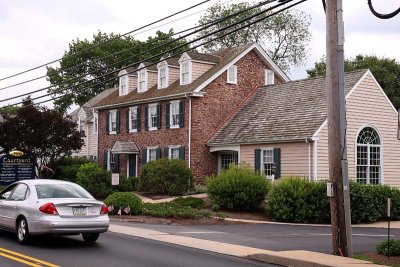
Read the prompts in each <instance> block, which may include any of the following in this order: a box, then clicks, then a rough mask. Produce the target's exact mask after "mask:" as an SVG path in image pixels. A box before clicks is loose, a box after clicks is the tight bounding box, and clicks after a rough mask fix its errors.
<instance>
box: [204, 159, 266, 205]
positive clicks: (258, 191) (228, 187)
mask: <svg viewBox="0 0 400 267" xmlns="http://www.w3.org/2000/svg"><path fill="white" fill-rule="evenodd" d="M206 183H207V193H208V196H209V197H210V199H211V200H212V201H213V203H214V204H218V205H220V206H221V207H225V208H228V209H232V210H254V209H256V208H258V207H259V206H260V204H261V203H262V202H263V200H264V199H265V196H266V194H267V193H268V189H269V188H270V183H269V181H267V180H266V179H265V177H264V176H262V175H261V174H259V173H256V172H254V170H252V169H250V167H249V166H247V165H243V164H241V165H238V166H236V165H232V166H230V167H229V169H228V170H223V171H221V173H220V175H218V176H212V177H207V178H206Z"/></svg>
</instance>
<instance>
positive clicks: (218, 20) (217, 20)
mask: <svg viewBox="0 0 400 267" xmlns="http://www.w3.org/2000/svg"><path fill="white" fill-rule="evenodd" d="M274 1H276V0H267V1H264V2H260V3H258V4H256V5H253V6H251V7H249V8H246V9H244V10H242V11H238V12H235V13H233V14H230V15H228V16H224V17H221V18H218V19H216V20H214V21H211V22H209V23H206V24H203V25H200V26H201V27H202V28H201V29H197V30H195V31H193V32H191V33H188V34H186V35H183V36H181V37H179V38H178V39H175V40H171V41H168V42H166V43H164V44H161V45H158V46H156V47H153V48H151V49H149V50H147V51H144V52H141V53H139V54H136V55H133V56H131V57H128V58H125V59H123V60H120V61H117V62H114V63H113V64H110V65H107V66H104V67H102V68H99V69H97V70H93V71H91V72H88V73H85V74H82V75H79V76H78V77H75V78H74V79H72V80H69V81H63V82H61V83H59V84H56V85H50V86H47V87H43V88H40V89H37V90H34V91H31V92H28V93H24V94H21V95H17V96H13V97H9V98H6V99H2V100H0V103H1V102H5V101H8V100H13V99H16V98H18V97H23V96H28V95H31V94H34V93H38V92H40V91H44V90H47V89H49V90H50V89H51V88H54V87H55V86H57V85H58V86H60V85H63V84H66V83H68V82H73V81H76V80H78V79H80V78H83V77H86V76H87V75H89V74H93V73H94V72H96V71H99V70H104V69H106V68H109V67H112V66H115V65H117V64H119V63H122V62H124V61H127V60H130V59H133V58H135V57H139V56H141V55H144V54H146V53H149V52H152V51H155V50H157V49H160V48H162V47H163V46H166V45H170V44H173V43H175V42H177V41H179V40H182V39H184V38H186V37H188V36H190V35H193V34H195V33H198V32H201V31H203V30H204V29H206V28H208V27H209V26H212V25H216V24H218V23H220V22H222V21H224V20H228V19H230V18H232V17H234V16H236V15H239V14H241V13H244V12H247V11H249V10H251V9H254V8H257V7H261V6H264V5H266V4H269V3H271V2H274ZM287 2H290V1H283V2H282V3H279V5H277V6H281V5H283V4H285V3H287ZM265 11H269V10H268V9H267V10H262V11H260V12H258V13H256V14H255V16H258V15H260V14H262V13H264V12H265ZM248 18H250V19H251V18H253V17H252V16H250V17H248ZM245 20H246V18H245V19H242V21H241V22H239V23H242V22H243V21H245ZM198 27H199V26H195V27H192V28H190V29H195V28H198ZM190 29H189V30H190ZM185 31H187V30H184V31H182V32H185ZM185 45H186V44H184V45H181V46H180V47H184V46H185ZM132 49H133V48H132ZM176 49H179V48H176V47H175V48H174V49H173V50H172V51H174V50H176ZM164 53H168V51H167V52H163V53H160V54H161V55H162V54H164ZM152 58H154V57H151V58H147V59H145V60H141V61H138V62H136V63H133V64H131V65H129V66H134V65H135V64H140V63H141V62H144V61H148V60H151V59H152ZM125 68H127V67H123V68H120V69H117V70H115V71H112V72H109V73H105V74H103V75H101V76H99V77H96V78H97V79H98V78H103V77H105V76H107V75H111V74H114V73H116V72H119V71H121V70H123V69H125ZM96 78H94V79H89V80H87V81H84V82H81V83H78V84H77V85H74V86H79V85H81V84H85V83H88V82H91V81H93V80H95V79H96ZM107 81H109V80H107ZM96 85H97V84H96ZM69 88H71V89H72V87H67V88H65V89H61V91H63V90H68V89H69ZM57 92H59V90H57V91H56V92H52V93H51V94H56V93H57ZM35 99H37V98H35Z"/></svg>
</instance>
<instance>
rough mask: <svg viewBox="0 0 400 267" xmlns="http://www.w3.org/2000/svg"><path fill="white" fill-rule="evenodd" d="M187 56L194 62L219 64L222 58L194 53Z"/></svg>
mask: <svg viewBox="0 0 400 267" xmlns="http://www.w3.org/2000/svg"><path fill="white" fill-rule="evenodd" d="M187 54H188V56H189V57H190V58H191V59H192V60H198V61H205V62H212V63H218V62H219V61H220V58H219V57H218V56H216V55H211V54H203V53H197V52H192V51H190V52H187Z"/></svg>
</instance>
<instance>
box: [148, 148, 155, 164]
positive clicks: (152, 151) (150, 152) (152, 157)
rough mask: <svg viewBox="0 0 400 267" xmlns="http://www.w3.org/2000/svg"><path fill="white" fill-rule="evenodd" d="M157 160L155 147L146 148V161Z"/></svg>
mask: <svg viewBox="0 0 400 267" xmlns="http://www.w3.org/2000/svg"><path fill="white" fill-rule="evenodd" d="M152 160H157V147H149V148H148V149H147V162H149V161H152Z"/></svg>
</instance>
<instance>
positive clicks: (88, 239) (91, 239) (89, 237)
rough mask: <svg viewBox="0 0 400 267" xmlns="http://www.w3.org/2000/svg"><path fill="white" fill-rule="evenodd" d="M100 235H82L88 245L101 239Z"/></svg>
mask: <svg viewBox="0 0 400 267" xmlns="http://www.w3.org/2000/svg"><path fill="white" fill-rule="evenodd" d="M99 235H100V234H99V233H92V234H82V237H83V240H85V242H87V243H94V242H96V240H97V239H98V238H99Z"/></svg>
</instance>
